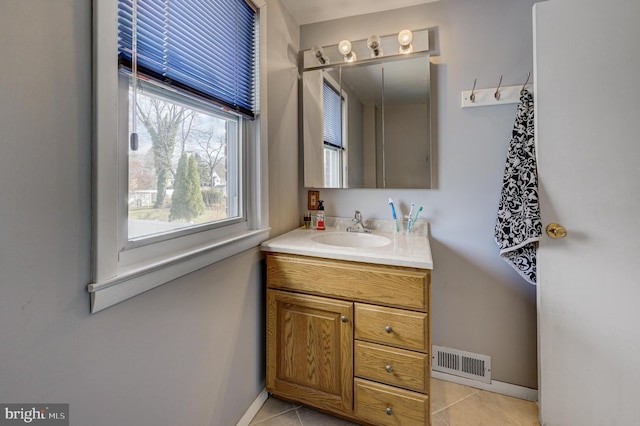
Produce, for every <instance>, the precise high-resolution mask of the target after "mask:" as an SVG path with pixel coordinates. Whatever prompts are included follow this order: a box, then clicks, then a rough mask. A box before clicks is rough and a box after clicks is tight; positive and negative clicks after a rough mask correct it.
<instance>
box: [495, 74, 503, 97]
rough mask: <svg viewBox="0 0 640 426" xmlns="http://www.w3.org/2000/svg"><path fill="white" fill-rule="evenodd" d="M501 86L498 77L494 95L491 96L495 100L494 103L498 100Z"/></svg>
mask: <svg viewBox="0 0 640 426" xmlns="http://www.w3.org/2000/svg"><path fill="white" fill-rule="evenodd" d="M501 85H502V75H501V76H500V81H499V82H498V87H496V93H494V94H493V97H494V98H496V101H499V100H500V86H501Z"/></svg>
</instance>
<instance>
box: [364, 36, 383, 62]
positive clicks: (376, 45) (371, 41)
mask: <svg viewBox="0 0 640 426" xmlns="http://www.w3.org/2000/svg"><path fill="white" fill-rule="evenodd" d="M367 46H369V49H371V57H372V58H377V57H378V56H382V45H381V44H380V37H379V36H377V35H375V34H374V35H372V36H371V37H369V38H368V39H367Z"/></svg>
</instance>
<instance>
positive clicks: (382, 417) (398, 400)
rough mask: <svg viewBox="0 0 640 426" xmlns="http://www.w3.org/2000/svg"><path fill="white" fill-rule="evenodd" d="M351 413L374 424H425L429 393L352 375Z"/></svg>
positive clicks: (427, 418)
mask: <svg viewBox="0 0 640 426" xmlns="http://www.w3.org/2000/svg"><path fill="white" fill-rule="evenodd" d="M354 408H355V413H356V415H357V416H358V417H359V418H362V419H364V420H366V421H368V422H370V423H372V424H374V425H381V426H386V425H401V426H414V425H415V426H425V425H428V424H430V422H429V396H428V395H423V394H420V393H416V392H411V391H407V390H404V389H398V388H394V387H391V386H387V385H382V384H379V383H374V382H369V381H367V380H362V379H355V406H354Z"/></svg>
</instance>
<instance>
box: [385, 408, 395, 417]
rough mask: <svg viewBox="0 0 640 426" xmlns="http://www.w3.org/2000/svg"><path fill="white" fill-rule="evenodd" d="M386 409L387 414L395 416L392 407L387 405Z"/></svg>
mask: <svg viewBox="0 0 640 426" xmlns="http://www.w3.org/2000/svg"><path fill="white" fill-rule="evenodd" d="M384 411H385V413H387V416H393V410H392V409H391V407H387V409H386V410H384Z"/></svg>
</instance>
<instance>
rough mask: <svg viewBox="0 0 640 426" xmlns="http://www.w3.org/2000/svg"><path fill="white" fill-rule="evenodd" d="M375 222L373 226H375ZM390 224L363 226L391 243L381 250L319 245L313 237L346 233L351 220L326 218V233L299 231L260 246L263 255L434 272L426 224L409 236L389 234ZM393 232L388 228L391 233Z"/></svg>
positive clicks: (369, 223) (416, 228)
mask: <svg viewBox="0 0 640 426" xmlns="http://www.w3.org/2000/svg"><path fill="white" fill-rule="evenodd" d="M374 222H375V223H374ZM389 222H390V223H391V224H392V223H393V222H391V221H369V222H366V221H365V224H366V225H367V226H371V228H373V231H372V234H373V235H380V236H383V237H386V238H388V239H389V240H390V242H389V244H387V245H385V246H382V247H357V248H356V247H341V246H334V245H329V244H323V243H319V242H316V241H314V240H313V237H314V236H318V235H319V234H322V233H325V234H326V233H342V232H346V228H347V226H349V224H350V223H351V221H350V220H348V219H347V220H345V219H341V218H327V219H326V223H327V225H329V226H327V229H326V230H324V231H317V230H315V229H304V228H298V229H294V230H293V231H290V232H287V233H285V234H282V235H279V236H277V237H275V238H272V239H270V240H268V241H265V242H264V243H262V246H261V248H262V251H270V252H279V253H288V254H299V255H302V256H314V257H324V258H328V259H338V260H351V261H354V262H366V263H377V264H382V265H393V266H406V267H410V268H421V269H433V259H432V258H431V246H430V245H429V237H428V233H427V227H428V226H427V223H426V222H419V223H418V224H416V225H420V226H416V227H415V228H414V230H412V232H411V233H409V234H408V235H407V234H405V233H404V231H403V232H402V233H395V232H389V228H390V227H389V226H388V223H389ZM392 229H393V228H391V230H392Z"/></svg>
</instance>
